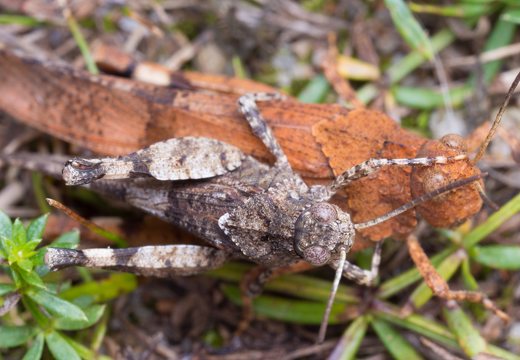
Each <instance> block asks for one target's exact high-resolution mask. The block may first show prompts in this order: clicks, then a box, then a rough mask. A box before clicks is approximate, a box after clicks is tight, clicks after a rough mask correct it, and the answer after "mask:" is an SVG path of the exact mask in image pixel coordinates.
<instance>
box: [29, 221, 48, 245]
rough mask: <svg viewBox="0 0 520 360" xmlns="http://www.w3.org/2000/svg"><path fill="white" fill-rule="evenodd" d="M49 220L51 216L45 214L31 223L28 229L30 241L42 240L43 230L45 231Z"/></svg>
mask: <svg viewBox="0 0 520 360" xmlns="http://www.w3.org/2000/svg"><path fill="white" fill-rule="evenodd" d="M48 218H49V214H44V215H42V216H40V217H38V218H36V219H34V220H33V221H31V223H30V224H29V226H28V227H27V238H28V239H29V241H32V240H41V239H42V236H43V230H45V225H47V219H48Z"/></svg>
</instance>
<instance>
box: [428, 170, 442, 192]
mask: <svg viewBox="0 0 520 360" xmlns="http://www.w3.org/2000/svg"><path fill="white" fill-rule="evenodd" d="M446 185H448V180H447V179H446V177H445V176H444V175H443V174H441V173H438V172H436V173H434V174H430V175H429V176H426V178H425V179H424V182H423V188H424V191H425V192H426V193H429V192H432V191H435V190H437V189H438V188H440V187H442V186H446Z"/></svg>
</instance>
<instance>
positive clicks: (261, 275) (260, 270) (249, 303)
mask: <svg viewBox="0 0 520 360" xmlns="http://www.w3.org/2000/svg"><path fill="white" fill-rule="evenodd" d="M312 268H313V266H312V265H310V264H309V263H307V262H305V261H299V262H296V263H294V264H291V265H288V266H282V267H278V268H267V267H264V266H256V267H254V268H253V269H251V270H250V271H249V272H248V273H247V274H245V275H244V276H243V277H242V280H241V281H240V297H241V298H242V318H241V320H240V324H239V325H238V328H237V331H236V335H237V336H240V335H241V334H243V333H244V331H246V330H247V328H248V327H249V325H250V324H251V321H252V320H253V315H254V312H253V300H254V298H255V297H257V296H258V295H260V293H261V292H262V290H263V289H264V286H265V284H266V283H267V282H268V281H270V280H272V279H273V278H276V277H278V276H281V275H284V274H292V273H298V272H302V271H306V270H309V269H312Z"/></svg>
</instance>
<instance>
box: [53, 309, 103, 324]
mask: <svg viewBox="0 0 520 360" xmlns="http://www.w3.org/2000/svg"><path fill="white" fill-rule="evenodd" d="M104 311H105V306H104V305H92V306H90V307H88V308H86V309H83V312H84V313H85V315H86V316H87V320H86V321H83V320H70V319H64V318H60V319H57V320H56V322H55V323H54V324H55V328H56V329H59V330H81V329H86V328H88V327H90V326H92V325H94V324H95V323H97V322H98V320H99V319H100V318H101V316H102V315H103V312H104Z"/></svg>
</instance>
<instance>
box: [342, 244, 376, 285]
mask: <svg viewBox="0 0 520 360" xmlns="http://www.w3.org/2000/svg"><path fill="white" fill-rule="evenodd" d="M382 246H383V241H378V242H377V244H376V247H375V249H374V255H372V264H371V266H370V270H365V269H362V268H360V267H359V266H357V265H354V264H351V263H350V262H348V261H346V262H345V266H343V276H345V277H346V278H348V279H350V280H352V281H354V282H356V283H358V284H360V285H366V286H371V285H373V284H374V282H375V280H376V278H377V275H378V274H379V264H380V263H381V248H382Z"/></svg>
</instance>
